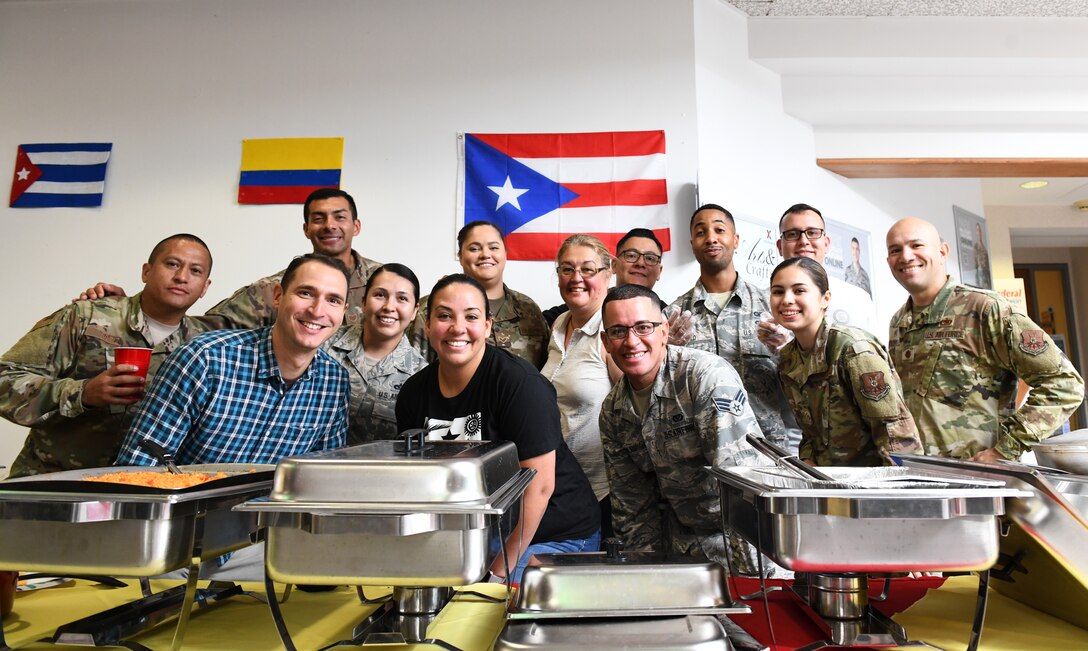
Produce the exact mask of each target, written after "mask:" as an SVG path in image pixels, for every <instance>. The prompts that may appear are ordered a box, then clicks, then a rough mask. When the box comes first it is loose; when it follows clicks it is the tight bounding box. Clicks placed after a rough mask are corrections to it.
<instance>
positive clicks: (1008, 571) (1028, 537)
mask: <svg viewBox="0 0 1088 651" xmlns="http://www.w3.org/2000/svg"><path fill="white" fill-rule="evenodd" d="M903 463H904V464H905V465H909V466H911V467H916V468H939V469H941V470H943V471H946V472H954V473H956V474H958V475H960V476H963V477H969V478H971V479H991V480H1002V481H1005V482H1007V483H1008V484H1009V485H1010V486H1014V487H1016V488H1020V489H1023V493H1022V494H1021V495H1018V496H1016V497H1013V498H1010V499H1009V500H1008V507H1007V513H1006V515H1005V518H1004V520H1005V522H1006V524H1007V526H1006V528H1007V530H1008V531H1007V535H1005V536H1004V537H1002V539H1001V558H1000V560H999V561H998V564H997V566H996V567H995V569H994V570H993V571H991V576H993V577H994V578H995V579H997V580H995V581H993V582H991V585H992V586H993V588H994V589H995V590H997V591H998V592H1000V593H1002V594H1004V595H1006V596H1009V597H1011V598H1013V599H1016V600H1017V601H1020V602H1023V603H1026V604H1028V605H1030V606H1034V607H1036V608H1038V609H1039V610H1042V611H1044V612H1046V613H1048V614H1051V615H1055V616H1057V617H1061V618H1062V619H1064V620H1066V621H1069V622H1072V623H1073V624H1076V625H1077V626H1080V627H1082V628H1088V477H1085V476H1079V475H1069V474H1059V473H1057V472H1053V471H1047V470H1040V469H1037V468H1034V467H1032V466H1028V465H1024V464H1019V463H1000V464H990V463H976V462H972V461H961V460H958V459H941V458H936V457H905V458H904V461H903Z"/></svg>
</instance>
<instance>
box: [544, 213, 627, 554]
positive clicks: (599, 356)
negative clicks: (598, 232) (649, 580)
mask: <svg viewBox="0 0 1088 651" xmlns="http://www.w3.org/2000/svg"><path fill="white" fill-rule="evenodd" d="M611 262H612V256H611V255H610V254H609V253H608V248H607V247H606V246H605V245H604V243H603V242H601V241H600V240H599V239H597V238H596V237H594V236H592V235H585V234H581V233H579V234H575V235H571V236H570V237H568V238H567V239H566V240H565V241H564V242H563V244H562V245H561V246H560V247H559V252H558V254H556V256H555V264H556V272H557V274H558V279H559V294H560V296H562V298H563V303H564V304H566V306H567V307H568V308H569V310H568V311H567V312H565V313H563V314H561V315H559V318H557V319H556V320H555V324H554V325H553V326H552V333H551V339H550V341H549V342H548V359H547V361H546V362H545V363H544V368H543V369H541V373H543V374H544V377H546V378H548V379H549V380H550V381H551V383H552V385H553V386H555V392H556V395H557V397H558V400H559V415H560V424H561V426H562V428H563V439H564V440H565V441H566V442H567V446H569V447H570V450H571V452H573V453H574V457H575V458H576V459H577V460H578V463H580V464H581V466H582V470H584V471H585V473H586V476H587V477H589V483H590V484H591V485H592V486H593V494H594V496H595V497H596V498H597V501H598V503H599V504H600V507H601V530H602V535H603V536H604V537H608V536H610V535H611V534H612V526H611V504H610V502H609V496H608V495H609V489H608V475H607V473H606V472H605V467H604V452H603V450H602V449H601V430H600V427H599V425H598V421H597V419H598V416H599V415H600V413H601V404H602V403H603V402H604V399H605V396H607V395H608V392H609V391H610V390H611V389H612V385H613V384H614V383H615V381H616V380H618V379H619V377H620V372H619V369H617V368H616V367H615V365H614V364H613V363H612V358H611V357H610V356H608V355H606V354H605V353H604V348H603V346H604V343H603V341H602V340H601V304H602V303H603V302H604V297H605V295H606V294H607V293H608V284H609V282H610V281H611V279H612V271H611Z"/></svg>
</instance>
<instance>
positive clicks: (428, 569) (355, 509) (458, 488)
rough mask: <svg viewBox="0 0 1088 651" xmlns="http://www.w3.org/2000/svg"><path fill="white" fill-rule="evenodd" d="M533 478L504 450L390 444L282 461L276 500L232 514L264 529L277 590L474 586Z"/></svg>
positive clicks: (482, 445) (481, 445)
mask: <svg viewBox="0 0 1088 651" xmlns="http://www.w3.org/2000/svg"><path fill="white" fill-rule="evenodd" d="M534 474H535V471H533V470H531V469H522V468H521V467H520V464H519V462H518V458H517V448H516V447H515V446H514V444H513V443H509V442H471V443H464V442H428V443H427V445H426V446H424V447H423V448H422V449H421V450H418V451H416V452H414V453H413V454H408V455H406V454H405V453H404V452H403V450H398V449H397V447H396V442H394V441H377V442H374V443H368V444H365V445H360V446H355V447H353V448H345V449H343V450H337V451H333V452H327V453H322V454H318V455H311V456H306V457H292V458H287V459H284V460H282V461H280V464H279V466H278V467H277V470H276V479H275V483H274V487H273V491H272V493H271V494H270V495H269V496H268V497H267V498H264V499H257V500H251V501H250V502H247V503H246V504H242V505H239V506H237V507H235V509H236V510H237V511H242V512H248V513H255V514H257V515H258V517H259V520H258V522H259V523H260V524H261V525H262V526H267V527H268V537H267V541H266V547H265V569H266V571H267V573H268V576H269V577H270V578H272V579H273V580H275V581H280V582H283V583H306V584H316V585H344V584H348V585H394V586H413V587H445V586H459V585H467V584H470V583H475V582H476V581H478V580H479V579H480V578H481V577H482V576H483V575H484V573H485V572H486V570H487V568H488V566H489V564H490V563H491V561H492V559H493V558H494V557H495V554H496V552H497V550H498V549H499V545H498V541H499V540H501V535H500V531H502V530H505V531H507V532H508V531H509V530H511V529H512V527H513V518H514V511H515V510H516V508H517V505H518V504H519V503H520V500H521V496H522V494H523V493H524V491H525V489H526V487H527V486H528V485H529V482H530V481H532V478H533V475H534Z"/></svg>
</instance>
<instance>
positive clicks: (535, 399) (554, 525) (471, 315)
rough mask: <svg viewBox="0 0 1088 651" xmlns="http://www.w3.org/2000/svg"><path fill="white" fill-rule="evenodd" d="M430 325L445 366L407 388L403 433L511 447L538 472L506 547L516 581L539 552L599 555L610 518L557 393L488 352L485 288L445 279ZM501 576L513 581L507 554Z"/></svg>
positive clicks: (402, 401) (459, 277) (497, 566)
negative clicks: (574, 444)
mask: <svg viewBox="0 0 1088 651" xmlns="http://www.w3.org/2000/svg"><path fill="white" fill-rule="evenodd" d="M426 319H427V320H426V332H427V338H428V340H429V341H430V345H431V348H432V349H433V350H434V351H435V352H436V353H437V356H438V361H437V362H436V363H434V364H431V365H430V366H428V367H427V368H425V369H423V370H422V371H420V372H419V373H416V374H415V375H413V376H412V377H411V378H409V379H408V381H407V382H405V383H404V386H403V387H401V391H400V396H399V397H398V398H397V426H398V429H399V430H400V431H404V430H406V429H410V428H415V427H423V428H426V429H429V430H431V433H430V437H431V438H435V439H445V440H455V439H461V440H484V441H511V442H513V443H514V444H515V445H516V446H517V449H518V458H519V459H520V460H521V466H522V467H523V468H533V469H535V470H536V471H537V474H536V476H535V477H534V478H533V480H532V482H531V483H530V484H529V487H528V488H527V489H526V491H525V497H524V504H523V511H522V517H521V518H520V521H519V523H518V525H517V527H516V528H515V529H514V531H513V533H512V534H511V535H510V536H509V537H508V538H507V540H506V556H507V558H509V559H515V558H517V559H519V560H518V562H517V567H516V568H515V570H514V574H513V577H512V578H513V582H514V583H518V582H520V581H521V573H522V570H523V569H524V567H525V565H526V563H527V562H528V560H529V558H530V557H531V556H532V555H533V554H534V553H543V552H567V551H596V550H597V547H598V545H599V542H600V511H599V509H598V508H597V501H596V499H595V498H594V496H593V489H592V488H591V487H590V485H589V480H588V479H586V476H585V473H583V472H582V468H581V466H579V465H578V462H577V461H576V460H575V459H574V456H573V455H572V454H571V453H570V450H569V449H568V448H567V446H566V443H564V442H563V434H562V431H561V429H560V426H559V408H558V406H557V404H556V398H555V389H554V388H552V386H551V384H550V383H549V382H548V381H547V380H546V379H545V378H544V376H542V375H541V374H540V373H539V372H538V371H537V370H536V368H534V367H533V366H532V365H531V364H529V363H528V362H526V361H524V360H522V359H520V358H518V357H515V356H514V355H512V354H510V353H509V352H507V351H505V350H501V349H499V348H496V347H495V346H489V345H487V338H488V335H489V334H490V330H491V319H490V315H489V310H488V302H487V295H486V293H485V292H484V289H483V287H482V286H481V285H480V284H479V283H478V282H476V281H475V280H473V279H472V278H470V277H469V276H466V275H463V274H453V275H450V276H446V277H445V278H442V279H441V280H439V281H438V283H437V284H435V286H434V290H433V291H432V292H431V300H430V302H429V304H428V313H427V315H426ZM526 545H528V547H527V548H526ZM491 572H492V574H494V575H496V576H500V577H502V576H505V574H506V567H505V566H504V559H503V555H502V554H499V555H498V557H497V558H496V559H495V562H494V563H492V565H491Z"/></svg>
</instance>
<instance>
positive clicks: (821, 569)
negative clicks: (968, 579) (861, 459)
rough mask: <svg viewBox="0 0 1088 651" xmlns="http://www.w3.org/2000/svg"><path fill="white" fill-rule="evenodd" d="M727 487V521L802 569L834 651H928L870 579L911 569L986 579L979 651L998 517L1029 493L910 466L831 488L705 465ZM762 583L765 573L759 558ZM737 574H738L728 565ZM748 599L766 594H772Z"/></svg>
mask: <svg viewBox="0 0 1088 651" xmlns="http://www.w3.org/2000/svg"><path fill="white" fill-rule="evenodd" d="M707 470H708V471H709V472H710V473H711V475H712V476H714V478H715V479H717V481H718V484H719V489H720V497H721V508H722V524H723V527H725V528H726V530H727V531H728V530H729V529H732V530H734V531H736V532H738V533H740V534H741V535H742V536H743V537H744V538H745V539H746V540H748V541H749V542H751V543H752V544H754V545H755V546H756V547H757V548H758V549H759V550H760V551H762V552H763V553H764V554H766V555H767V556H768V557H769V558H771V559H773V560H774V561H775V562H776V563H778V564H779V565H781V566H783V567H785V568H787V569H790V570H794V571H795V572H797V575H796V578H795V580H794V583H793V586H792V587H791V590H792V592H793V594H795V595H796V596H797V597H798V598H799V599H800V600H801V601H802V602H803V603H804V604H806V605H807V606H808V608H809V609H811V611H812V614H811V615H810V616H811V617H812V619H813V621H814V622H816V623H819V624H821V625H822V626H823V628H824V630H825V631H827V639H825V640H821V641H817V642H814V643H813V644H810V645H809V646H807V647H804V649H803V650H802V651H813V650H814V649H820V648H824V647H830V646H839V647H858V646H865V647H871V646H923V647H929V648H934V647H932V646H931V645H929V644H926V643H925V642H921V641H912V640H910V639H909V638H908V637H907V634H906V631H905V630H904V629H903V628H902V627H901V626H900V625H899V624H897V623H895V622H894V621H892V619H891V618H889V617H887V616H886V615H884V614H883V613H881V612H880V611H878V610H877V609H875V608H873V607H872V605H871V604H870V601H880V600H883V599H884V598H886V597H887V590H888V589H889V586H890V583H891V582H890V581H888V580H885V581H884V586H883V589H882V590H881V593H880V594H879V595H877V596H875V597H870V595H869V585H868V583H869V577H870V575H873V576H874V577H875V576H880V575H883V576H886V575H887V573H899V572H911V571H940V572H965V571H978V572H979V593H978V599H977V601H976V609H975V617H974V622H973V625H972V633H971V640H970V642H969V646H968V649H969V650H971V651H973V650H974V649H975V648H977V645H978V641H979V639H980V636H981V630H982V623H983V619H984V615H985V609H986V592H987V590H986V588H987V584H988V581H989V575H988V572H987V570H988V568H989V567H991V566H992V565H993V564H994V562H995V561H996V560H997V554H998V539H999V535H998V526H997V517H998V516H1000V515H1001V514H1003V513H1004V499H1005V498H1007V497H1015V496H1018V495H1021V494H1022V491H1019V490H1016V489H1012V488H1006V487H1005V485H1004V483H1003V482H1000V481H986V480H977V479H971V480H967V481H965V480H964V479H963V478H957V477H955V476H953V475H950V474H947V473H938V472H927V471H921V470H912V471H907V469H904V468H898V467H888V468H822V469H821V470H822V471H823V472H824V473H826V474H827V475H830V476H831V477H832V478H833V480H832V481H822V480H817V479H814V478H811V477H800V476H798V475H797V474H796V473H794V472H792V471H787V470H780V469H777V468H770V467H763V468H749V467H744V468H741V467H734V468H708V469H707ZM760 565H761V567H760V568H759V569H760V576H761V577H762V576H764V574H765V573H764V572H763V568H762V559H760ZM730 573H732V568H730ZM760 585H761V590H760V591H759V592H758V593H756V594H753V595H745V596H742V597H741V599H743V600H748V599H753V598H758V597H762V598H763V600H764V608H765V609H766V611H767V619H768V626H769V627H770V632H771V636H772V638H773V636H774V628H773V622H771V621H770V607H769V604H768V603H767V594H768V592H771V591H774V590H777V588H768V587H767V585H766V583H765V581H764V580H763V579H761V581H760Z"/></svg>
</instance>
